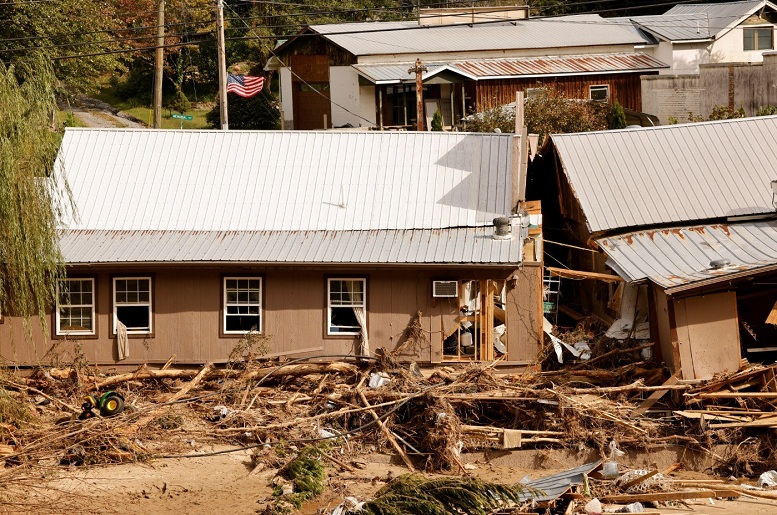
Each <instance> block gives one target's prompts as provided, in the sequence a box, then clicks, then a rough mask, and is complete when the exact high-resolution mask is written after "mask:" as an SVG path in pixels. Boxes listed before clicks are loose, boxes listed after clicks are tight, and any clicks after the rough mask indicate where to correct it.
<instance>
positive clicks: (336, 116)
mask: <svg viewBox="0 0 777 515" xmlns="http://www.w3.org/2000/svg"><path fill="white" fill-rule="evenodd" d="M329 94H330V98H331V99H332V127H341V126H343V125H345V124H347V123H350V124H351V125H353V126H354V127H360V126H362V125H364V124H365V123H366V122H365V121H364V120H362V119H361V118H359V116H357V115H358V114H359V109H360V106H359V75H358V74H357V73H356V70H354V69H353V68H351V67H350V66H332V67H330V68H329Z"/></svg>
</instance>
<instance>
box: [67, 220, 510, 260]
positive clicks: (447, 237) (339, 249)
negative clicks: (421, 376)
mask: <svg viewBox="0 0 777 515" xmlns="http://www.w3.org/2000/svg"><path fill="white" fill-rule="evenodd" d="M492 233H493V229H492V228H490V227H469V228H455V229H437V230H378V231H89V230H72V231H64V232H63V233H62V235H61V238H60V247H61V250H62V254H63V256H64V258H65V261H66V262H67V263H68V264H70V265H78V264H91V263H234V262H241V263H261V264H269V263H275V264H304V263H322V264H325V263H330V264H334V263H337V264H344V263H345V264H372V265H377V264H386V265H390V264H440V265H456V264H477V265H480V266H488V265H494V266H516V265H517V264H518V263H520V261H521V251H522V243H521V240H520V238H518V237H514V238H512V239H510V240H496V239H494V238H492V237H491V235H492Z"/></svg>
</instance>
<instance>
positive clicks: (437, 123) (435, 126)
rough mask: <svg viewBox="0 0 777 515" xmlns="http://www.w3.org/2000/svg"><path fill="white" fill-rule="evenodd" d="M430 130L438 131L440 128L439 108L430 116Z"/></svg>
mask: <svg viewBox="0 0 777 515" xmlns="http://www.w3.org/2000/svg"><path fill="white" fill-rule="evenodd" d="M432 130H433V131H438V132H439V131H441V130H442V113H441V112H440V110H439V109H438V110H437V111H435V112H434V116H432Z"/></svg>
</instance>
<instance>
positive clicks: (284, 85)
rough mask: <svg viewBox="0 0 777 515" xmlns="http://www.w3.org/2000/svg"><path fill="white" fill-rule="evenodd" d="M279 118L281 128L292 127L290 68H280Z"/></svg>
mask: <svg viewBox="0 0 777 515" xmlns="http://www.w3.org/2000/svg"><path fill="white" fill-rule="evenodd" d="M280 74H281V77H280V78H281V118H282V120H283V128H284V129H286V130H290V129H292V128H294V100H293V97H292V93H291V91H292V89H291V87H292V83H291V70H290V69H289V68H285V67H284V68H281V70H280Z"/></svg>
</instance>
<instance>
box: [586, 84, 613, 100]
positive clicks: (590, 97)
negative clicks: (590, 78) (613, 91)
mask: <svg viewBox="0 0 777 515" xmlns="http://www.w3.org/2000/svg"><path fill="white" fill-rule="evenodd" d="M599 88H604V90H605V91H606V92H607V98H605V99H604V100H597V99H595V98H594V97H593V91H594V89H599ZM588 100H593V101H594V102H609V101H610V85H609V84H591V85H590V86H588Z"/></svg>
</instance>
